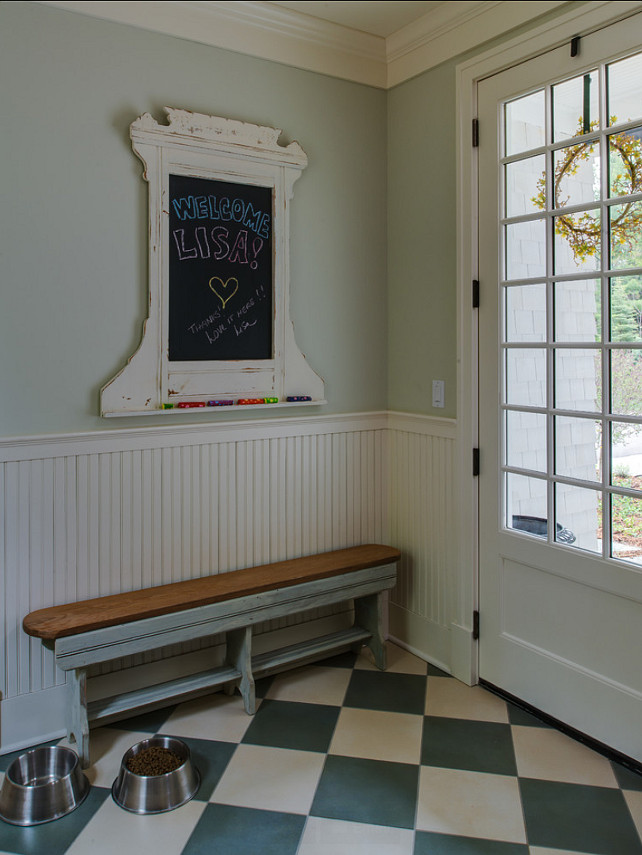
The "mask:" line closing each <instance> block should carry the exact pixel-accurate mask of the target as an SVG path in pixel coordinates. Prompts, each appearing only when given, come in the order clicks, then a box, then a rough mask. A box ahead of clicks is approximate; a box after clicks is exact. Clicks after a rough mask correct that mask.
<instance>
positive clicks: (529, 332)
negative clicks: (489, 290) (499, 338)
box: [504, 284, 546, 341]
mask: <svg viewBox="0 0 642 855" xmlns="http://www.w3.org/2000/svg"><path fill="white" fill-rule="evenodd" d="M504 294H505V297H506V341H546V285H544V284H538V285H511V286H508V287H506V288H505V289H504Z"/></svg>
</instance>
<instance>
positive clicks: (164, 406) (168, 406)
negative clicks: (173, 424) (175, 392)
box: [163, 404, 174, 410]
mask: <svg viewBox="0 0 642 855" xmlns="http://www.w3.org/2000/svg"><path fill="white" fill-rule="evenodd" d="M163 409H164V410H173V409H174V404H163Z"/></svg>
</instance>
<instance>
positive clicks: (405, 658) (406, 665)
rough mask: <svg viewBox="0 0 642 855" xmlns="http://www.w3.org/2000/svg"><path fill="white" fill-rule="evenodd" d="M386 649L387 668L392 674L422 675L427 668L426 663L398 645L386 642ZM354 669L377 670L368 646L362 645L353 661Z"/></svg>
mask: <svg viewBox="0 0 642 855" xmlns="http://www.w3.org/2000/svg"><path fill="white" fill-rule="evenodd" d="M386 651H387V657H388V662H387V668H386V671H390V672H391V673H392V674H419V675H420V676H422V677H424V676H425V675H426V672H427V670H428V665H427V664H426V663H425V662H424V661H423V659H419V657H418V656H415V655H414V654H413V653H410V652H409V651H407V650H404V649H403V648H402V647H398V646H397V645H396V644H393V643H392V642H390V641H389V642H387V643H386ZM354 667H355V669H357V670H360V671H378V670H379V669H378V668H377V666H376V665H375V664H374V657H373V655H372V653H371V651H370V648H369V647H363V648H362V650H361V654H360V656H359V658H358V659H357V661H356V663H355V666H354Z"/></svg>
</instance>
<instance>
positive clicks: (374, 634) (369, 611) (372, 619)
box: [354, 592, 386, 671]
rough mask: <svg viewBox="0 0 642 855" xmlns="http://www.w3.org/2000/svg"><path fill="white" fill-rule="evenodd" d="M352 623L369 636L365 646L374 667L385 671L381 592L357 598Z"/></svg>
mask: <svg viewBox="0 0 642 855" xmlns="http://www.w3.org/2000/svg"><path fill="white" fill-rule="evenodd" d="M354 622H355V624H356V625H357V626H360V627H363V629H366V630H367V631H368V632H369V633H370V634H371V638H370V641H367V642H366V644H367V646H368V647H369V648H370V650H372V655H373V656H374V661H375V665H376V666H377V668H380V669H381V670H382V671H385V670H386V642H385V639H384V637H383V592H379V593H378V594H369V595H368V596H367V597H359V599H357V600H355V601H354Z"/></svg>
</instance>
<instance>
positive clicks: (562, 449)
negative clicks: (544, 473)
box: [555, 416, 602, 481]
mask: <svg viewBox="0 0 642 855" xmlns="http://www.w3.org/2000/svg"><path fill="white" fill-rule="evenodd" d="M601 462H602V422H600V421H596V420H595V419H573V418H570V417H566V416H557V417H556V419H555V473H556V474H557V475H565V476H566V477H567V478H578V479H579V480H581V481H595V480H598V479H599V477H600V471H601Z"/></svg>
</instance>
